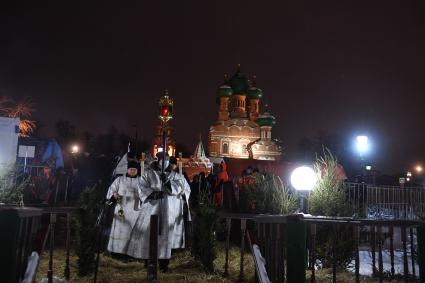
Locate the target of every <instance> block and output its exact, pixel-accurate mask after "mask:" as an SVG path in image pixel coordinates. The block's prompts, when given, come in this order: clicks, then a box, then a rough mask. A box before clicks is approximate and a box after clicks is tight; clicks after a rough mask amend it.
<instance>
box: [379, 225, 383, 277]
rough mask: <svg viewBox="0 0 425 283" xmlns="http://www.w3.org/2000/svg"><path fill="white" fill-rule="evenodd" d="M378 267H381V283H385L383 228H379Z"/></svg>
mask: <svg viewBox="0 0 425 283" xmlns="http://www.w3.org/2000/svg"><path fill="white" fill-rule="evenodd" d="M378 252H379V253H378V266H379V282H380V283H382V282H384V263H383V259H382V227H381V225H379V226H378Z"/></svg>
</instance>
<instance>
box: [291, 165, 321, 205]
mask: <svg viewBox="0 0 425 283" xmlns="http://www.w3.org/2000/svg"><path fill="white" fill-rule="evenodd" d="M316 182H317V176H316V173H315V172H314V170H313V169H312V168H311V167H308V166H301V167H298V168H296V169H295V170H294V171H292V174H291V185H292V187H294V189H295V190H296V191H297V192H298V195H299V196H300V200H301V203H300V204H301V205H300V206H301V211H302V212H304V213H307V197H308V196H309V194H310V191H311V190H313V189H314V187H315V185H316Z"/></svg>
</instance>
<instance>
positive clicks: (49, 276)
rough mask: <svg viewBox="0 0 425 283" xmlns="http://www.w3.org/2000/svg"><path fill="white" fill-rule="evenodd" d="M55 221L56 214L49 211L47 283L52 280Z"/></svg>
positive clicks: (50, 282)
mask: <svg viewBox="0 0 425 283" xmlns="http://www.w3.org/2000/svg"><path fill="white" fill-rule="evenodd" d="M55 223H56V214H54V213H50V252H49V269H48V270H47V280H48V283H52V282H53V249H54V246H55Z"/></svg>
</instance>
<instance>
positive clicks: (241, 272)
mask: <svg viewBox="0 0 425 283" xmlns="http://www.w3.org/2000/svg"><path fill="white" fill-rule="evenodd" d="M245 232H246V219H241V263H240V272H239V281H241V282H243V279H244V274H243V267H244V266H243V259H244V253H245Z"/></svg>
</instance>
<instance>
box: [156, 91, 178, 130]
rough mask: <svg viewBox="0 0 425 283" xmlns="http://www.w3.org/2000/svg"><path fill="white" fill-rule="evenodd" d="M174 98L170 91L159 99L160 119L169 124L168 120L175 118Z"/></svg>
mask: <svg viewBox="0 0 425 283" xmlns="http://www.w3.org/2000/svg"><path fill="white" fill-rule="evenodd" d="M173 104H174V102H173V99H171V98H170V97H169V96H168V91H167V90H166V91H165V95H164V96H162V97H161V98H160V99H159V119H160V120H161V121H162V122H164V124H167V123H168V121H170V120H171V119H173Z"/></svg>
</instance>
